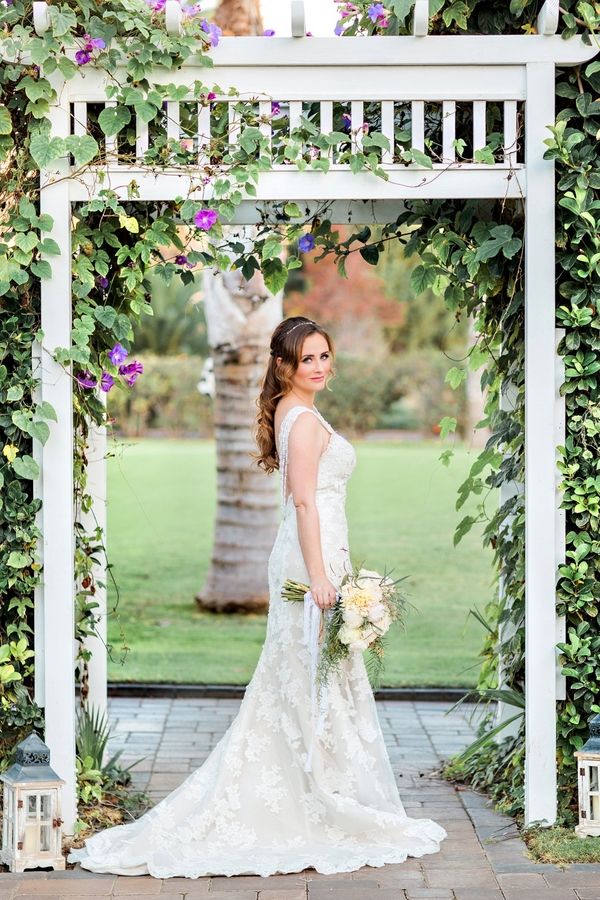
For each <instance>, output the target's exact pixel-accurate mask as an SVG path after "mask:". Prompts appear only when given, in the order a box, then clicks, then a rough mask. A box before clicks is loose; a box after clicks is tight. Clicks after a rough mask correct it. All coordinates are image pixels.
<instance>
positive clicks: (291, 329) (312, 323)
mask: <svg viewBox="0 0 600 900" xmlns="http://www.w3.org/2000/svg"><path fill="white" fill-rule="evenodd" d="M299 325H313V326H314V327H315V328H318V327H319V326H318V325H317V323H316V322H312V321H311V320H310V319H304V320H303V321H302V322H296V324H295V325H292V327H291V328H288V330H287V331H284V332H283V334H282V335H280V337H279V343H280V342H281V341H282V340H283V339H284V338H286V337H287V336H288V334H291V333H292V331H293V330H294V328H298V326H299ZM269 353H270V355H271V356H275V349H274V348H271V350H270V351H269Z"/></svg>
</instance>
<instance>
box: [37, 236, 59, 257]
mask: <svg viewBox="0 0 600 900" xmlns="http://www.w3.org/2000/svg"><path fill="white" fill-rule="evenodd" d="M40 252H41V253H47V254H48V256H60V247H59V246H58V244H57V243H56V241H55V240H54V238H44V240H43V241H42V243H41V244H40Z"/></svg>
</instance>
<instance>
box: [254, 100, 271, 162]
mask: <svg viewBox="0 0 600 900" xmlns="http://www.w3.org/2000/svg"><path fill="white" fill-rule="evenodd" d="M258 114H259V116H260V118H261V119H264V121H262V122H261V123H260V126H259V128H260V133H261V134H262V135H264V137H266V139H267V141H268V142H269V155H270V154H271V138H272V133H273V129H272V127H271V115H272V108H271V101H270V100H261V101H260V103H259V104H258Z"/></svg>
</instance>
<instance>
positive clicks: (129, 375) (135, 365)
mask: <svg viewBox="0 0 600 900" xmlns="http://www.w3.org/2000/svg"><path fill="white" fill-rule="evenodd" d="M143 371H144V367H143V365H142V363H141V362H138V360H137V359H134V360H133V362H130V363H128V364H127V365H126V366H119V375H122V376H123V378H124V379H125V381H126V382H127V384H128V385H129V387H131V385H132V384H134V383H135V381H136V379H137V377H138V375H141V374H142V372H143Z"/></svg>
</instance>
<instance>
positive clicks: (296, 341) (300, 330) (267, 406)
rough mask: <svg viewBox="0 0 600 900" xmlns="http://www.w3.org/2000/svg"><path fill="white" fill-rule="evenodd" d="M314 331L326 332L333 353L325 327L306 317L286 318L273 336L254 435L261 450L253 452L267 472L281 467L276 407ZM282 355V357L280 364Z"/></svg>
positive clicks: (325, 336)
mask: <svg viewBox="0 0 600 900" xmlns="http://www.w3.org/2000/svg"><path fill="white" fill-rule="evenodd" d="M311 334H321V335H323V337H324V338H325V340H326V341H327V344H328V345H329V350H330V352H331V354H332V356H333V352H334V349H333V341H332V340H331V338H330V337H329V335H328V334H327V332H326V331H325V329H323V328H321V326H320V325H317V323H316V322H313V321H312V320H311V319H306V318H305V317H304V316H291V317H290V318H289V319H284V320H283V322H280V323H279V325H278V326H277V328H276V329H275V331H274V332H273V334H272V336H271V344H270V352H271V356H270V359H269V364H268V366H267V371H266V372H265V376H264V378H263V381H262V386H261V391H260V395H259V397H258V400H257V401H256V405H257V406H258V413H257V416H256V427H255V432H254V436H255V439H256V444H257V446H258V453H254V454H253V456H254V459H255V460H256V464H257V465H258V466H260V468H261V469H264V470H265V472H268V473H271V472H274V471H275V469H278V468H279V456H278V454H277V446H276V444H275V409H276V407H277V404H278V402H279V401H280V400H281V398H282V397H283V396H285V394H288V393H289V392H290V390H291V389H292V378H293V377H294V373H295V371H296V369H297V368H298V363H299V362H300V357H301V354H302V347H303V345H304V341H305V340H306V338H307V337H308V336H309V335H311ZM279 357H280V358H281V359H280V362H279V363H277V359H278V358H279ZM331 374H333V372H332V373H331Z"/></svg>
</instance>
